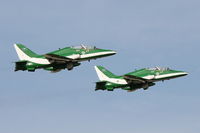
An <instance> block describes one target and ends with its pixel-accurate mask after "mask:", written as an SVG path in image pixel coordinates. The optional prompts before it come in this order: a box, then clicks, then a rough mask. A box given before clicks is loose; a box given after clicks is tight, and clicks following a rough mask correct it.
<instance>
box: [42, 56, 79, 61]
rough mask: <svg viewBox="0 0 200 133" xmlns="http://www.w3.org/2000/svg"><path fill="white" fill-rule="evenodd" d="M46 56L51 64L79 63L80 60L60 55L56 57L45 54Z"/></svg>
mask: <svg viewBox="0 0 200 133" xmlns="http://www.w3.org/2000/svg"><path fill="white" fill-rule="evenodd" d="M44 56H45V58H46V59H48V60H49V62H51V63H67V62H78V60H74V59H70V58H67V57H64V56H60V55H56V54H45V55H44Z"/></svg>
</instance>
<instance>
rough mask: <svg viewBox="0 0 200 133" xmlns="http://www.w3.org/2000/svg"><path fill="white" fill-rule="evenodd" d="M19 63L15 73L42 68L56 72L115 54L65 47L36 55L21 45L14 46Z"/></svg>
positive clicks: (91, 49)
mask: <svg viewBox="0 0 200 133" xmlns="http://www.w3.org/2000/svg"><path fill="white" fill-rule="evenodd" d="M14 47H15V50H16V52H17V54H18V56H19V59H20V61H18V62H16V69H15V70H16V71H18V70H23V71H24V70H28V71H35V70H36V69H39V68H43V69H45V70H50V71H52V72H57V71H60V70H62V69H65V68H67V69H68V70H71V69H73V67H75V66H79V65H80V62H82V61H86V60H92V59H97V58H101V57H106V56H110V55H114V54H116V52H115V51H113V50H105V49H98V48H96V47H86V46H84V45H81V46H79V47H66V48H63V49H59V50H56V51H53V52H50V53H47V54H44V55H38V54H36V53H34V52H33V51H31V50H30V49H28V48H27V47H25V46H24V45H22V44H14Z"/></svg>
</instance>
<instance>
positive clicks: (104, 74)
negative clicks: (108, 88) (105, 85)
mask: <svg viewBox="0 0 200 133" xmlns="http://www.w3.org/2000/svg"><path fill="white" fill-rule="evenodd" d="M95 70H96V72H97V75H98V77H99V79H100V81H107V80H108V79H109V78H115V77H117V76H116V75H114V74H113V73H111V72H110V71H108V70H107V69H105V68H104V67H102V66H95Z"/></svg>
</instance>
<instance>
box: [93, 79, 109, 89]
mask: <svg viewBox="0 0 200 133" xmlns="http://www.w3.org/2000/svg"><path fill="white" fill-rule="evenodd" d="M106 83H107V82H106V81H101V82H96V88H95V91H97V90H105V89H106Z"/></svg>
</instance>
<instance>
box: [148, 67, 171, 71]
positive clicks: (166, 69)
mask: <svg viewBox="0 0 200 133" xmlns="http://www.w3.org/2000/svg"><path fill="white" fill-rule="evenodd" d="M147 69H148V70H152V71H168V70H170V68H168V67H167V68H166V67H154V68H147Z"/></svg>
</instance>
